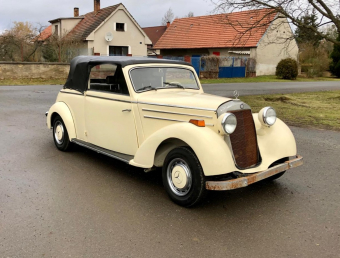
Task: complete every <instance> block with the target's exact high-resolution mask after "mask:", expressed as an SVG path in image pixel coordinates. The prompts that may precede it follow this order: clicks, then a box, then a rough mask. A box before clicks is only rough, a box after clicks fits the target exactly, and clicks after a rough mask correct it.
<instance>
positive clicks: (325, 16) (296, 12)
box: [212, 0, 340, 45]
mask: <svg viewBox="0 0 340 258" xmlns="http://www.w3.org/2000/svg"><path fill="white" fill-rule="evenodd" d="M212 2H213V3H214V4H215V5H216V8H215V11H216V12H228V13H230V12H237V11H244V10H253V12H254V15H253V16H254V17H256V12H257V11H258V10H259V9H263V8H267V9H268V10H270V11H269V12H267V13H266V14H265V15H263V16H259V17H258V18H257V19H254V20H252V21H250V22H249V23H247V24H244V23H242V22H240V21H235V20H228V18H227V23H228V24H229V25H231V26H233V27H234V28H235V29H236V30H237V31H238V32H239V33H240V34H243V35H246V34H249V33H250V32H251V31H252V30H254V29H258V28H264V27H268V26H269V25H270V24H272V23H273V19H269V18H268V17H271V16H273V15H274V16H275V18H274V19H275V20H280V23H281V25H282V24H283V23H286V24H287V23H288V24H293V25H294V26H296V27H298V28H304V29H307V30H311V31H312V32H314V33H315V34H317V35H319V36H320V37H321V38H323V39H325V40H327V41H330V42H332V43H334V44H336V45H340V41H338V40H337V39H335V38H334V37H332V36H330V35H329V33H326V32H325V31H324V30H322V29H320V28H322V27H323V26H325V25H334V27H335V28H336V30H337V33H338V34H339V33H340V1H339V0H299V1H294V0H279V1H277V0H212ZM312 10H315V12H316V15H317V22H316V26H312V25H308V24H306V23H303V22H302V21H303V19H302V17H304V16H306V15H307V14H308V13H310V12H311V11H312ZM258 13H260V11H258ZM282 18H285V19H282ZM277 26H278V23H277ZM292 37H293V36H292Z"/></svg>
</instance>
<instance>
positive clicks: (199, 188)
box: [162, 147, 207, 207]
mask: <svg viewBox="0 0 340 258" xmlns="http://www.w3.org/2000/svg"><path fill="white" fill-rule="evenodd" d="M162 177H163V185H164V188H165V190H166V192H167V193H168V195H169V197H170V198H171V200H172V201H173V202H175V203H177V204H179V205H181V206H184V207H190V206H193V205H195V204H197V203H198V202H200V201H201V200H202V199H203V197H204V196H205V194H206V191H207V190H206V189H205V177H204V174H203V169H202V166H201V164H200V162H199V160H198V158H197V157H196V155H195V153H194V152H193V151H192V150H191V149H189V148H187V147H179V148H176V149H173V150H172V151H170V152H169V154H168V155H167V157H166V158H165V161H164V165H163V171H162Z"/></svg>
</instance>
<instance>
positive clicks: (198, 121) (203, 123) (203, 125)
mask: <svg viewBox="0 0 340 258" xmlns="http://www.w3.org/2000/svg"><path fill="white" fill-rule="evenodd" d="M189 123H192V124H194V125H196V126H198V127H205V121H204V120H196V119H191V120H190V121H189Z"/></svg>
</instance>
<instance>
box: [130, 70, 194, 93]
mask: <svg viewBox="0 0 340 258" xmlns="http://www.w3.org/2000/svg"><path fill="white" fill-rule="evenodd" d="M145 68H176V69H184V70H188V71H189V72H191V73H192V74H193V75H194V78H195V82H196V85H197V88H184V89H181V88H179V87H161V88H156V90H164V89H181V90H200V89H201V87H200V84H199V82H198V81H197V75H196V73H194V72H193V71H192V70H191V69H189V68H185V67H181V66H137V67H132V68H131V69H129V77H130V82H131V85H132V88H133V90H134V91H135V92H136V93H143V92H147V91H154V89H147V90H142V91H138V90H136V88H135V85H134V82H133V80H132V77H131V72H132V71H133V70H135V69H145Z"/></svg>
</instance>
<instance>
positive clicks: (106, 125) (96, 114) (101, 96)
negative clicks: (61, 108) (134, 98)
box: [85, 64, 138, 155]
mask: <svg viewBox="0 0 340 258" xmlns="http://www.w3.org/2000/svg"><path fill="white" fill-rule="evenodd" d="M132 105H136V104H133V103H131V98H130V95H129V91H128V88H127V85H126V81H125V78H124V75H123V71H122V68H121V67H120V66H116V65H112V64H98V65H95V66H93V67H92V68H91V72H90V79H89V84H88V90H87V91H86V93H85V127H86V136H87V142H89V143H91V144H94V145H97V146H99V147H102V148H105V149H108V150H112V151H115V152H119V153H123V154H128V155H134V154H135V153H136V151H137V148H138V142H137V135H136V126H135V119H134V114H133V108H132Z"/></svg>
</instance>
